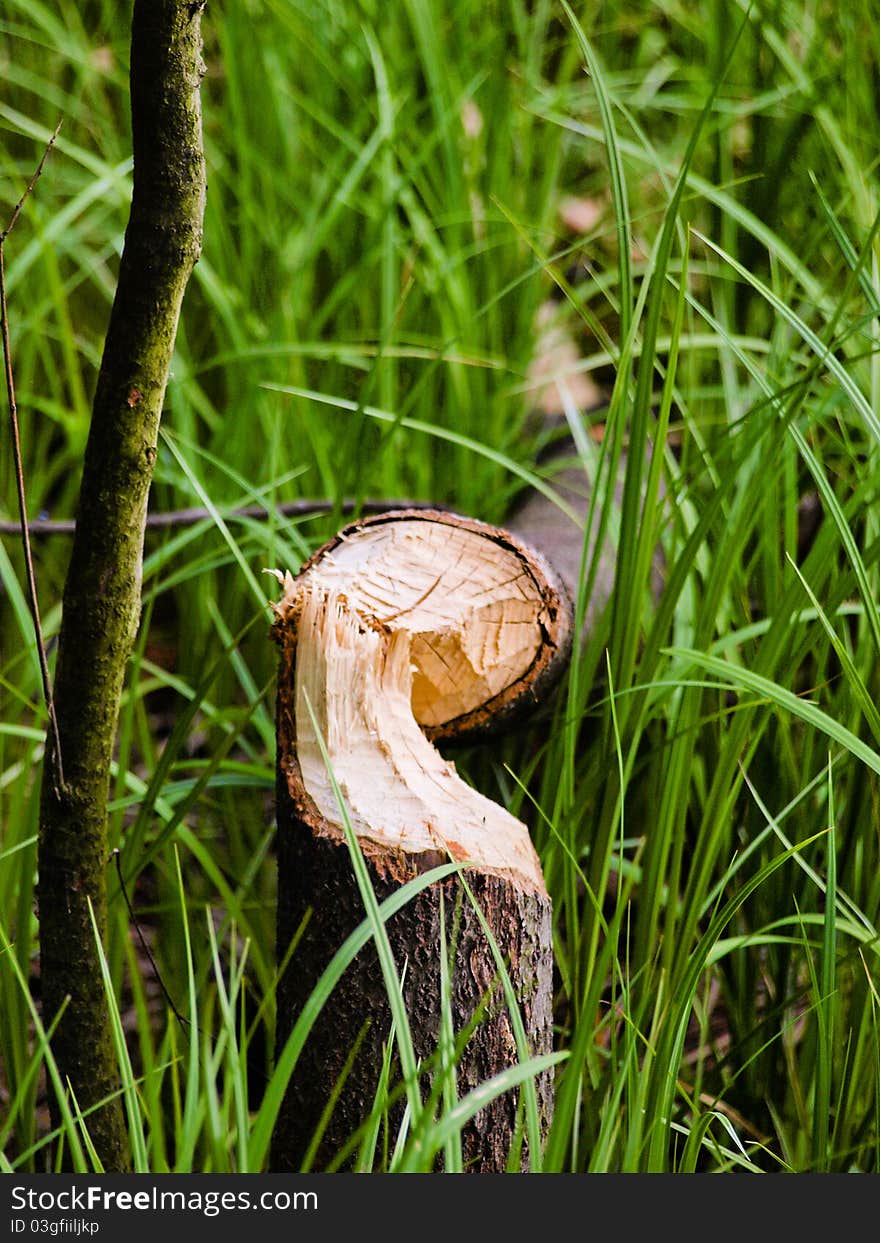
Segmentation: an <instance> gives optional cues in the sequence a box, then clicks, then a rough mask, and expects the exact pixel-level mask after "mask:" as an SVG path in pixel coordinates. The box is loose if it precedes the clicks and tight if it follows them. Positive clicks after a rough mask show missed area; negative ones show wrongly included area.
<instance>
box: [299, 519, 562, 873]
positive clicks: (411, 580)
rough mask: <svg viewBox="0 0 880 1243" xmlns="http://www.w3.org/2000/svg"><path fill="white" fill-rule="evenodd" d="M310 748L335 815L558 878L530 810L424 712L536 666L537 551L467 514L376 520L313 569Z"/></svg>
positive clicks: (313, 789)
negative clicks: (435, 730)
mask: <svg viewBox="0 0 880 1243" xmlns="http://www.w3.org/2000/svg"><path fill="white" fill-rule="evenodd" d="M276 607H277V611H278V614H279V618H280V619H281V620H284V619H286V618H289V617H290V614H291V613H293V614H294V615H295V618H296V634H297V639H296V644H297V648H296V699H295V720H296V739H297V759H298V763H299V768H300V774H301V780H302V784H303V787H304V790H305V793H306V794H307V795H308V797H309V798H310V799H311V800H312V803H313V804H314V806H315V808H316V810H317V812H318V815H319V816H320V818H321V819H322V820H323V821H324V822H325V823H327V824H329V825H333V826H337V827H338V828H340V829H341V825H342V813H341V810H340V807H339V803H338V799H337V797H336V795H335V794H334V791H333V788H332V785H331V781H330V777H329V774H328V771H327V765H326V763H325V761H324V758H323V756H322V754H321V749H320V747H319V744H318V739H317V737H316V733H315V724H317V727H318V729H319V730H320V733H321V735H322V737H323V739H324V742H325V744H326V747H327V751H328V755H329V760H330V767H331V769H332V771H333V774H334V776H335V779H336V781H337V783H338V786H339V789H340V791H341V794H342V796H343V799H344V802H345V805H346V808H347V811H348V814H349V815H350V818H351V821H352V825H353V827H354V829H355V832H356V833H357V834H358V835H359V836H360V837H362V838H367V839H369V840H371V841H373V842H375V843H377V844H378V845H380V846H382V847H385V848H388V849H400V850H404V851H406V852H408V853H410V854H413V853H416V854H417V853H419V852H422V851H432V852H435V851H440V852H441V854H443V855H448V856H450V857H452V858H453V859H457V860H461V861H464V860H467V861H469V862H472V863H475V864H477V865H479V866H480V867H481V868H482V869H483V870H488V871H490V872H507V873H511V874H514V875H516V877H517V878H518V879H519V880H520V882H521V883H524V884H526V885H527V886H528V887H532V888H535V889H542V888H543V880H542V877H541V871H540V865H539V862H538V859H537V855H536V853H535V850H534V848H533V846H532V844H531V841H530V839H529V835H528V831H527V829H526V827H525V825H523V824H522V823H521V822H520V821H518V820H517V819H516V818H515V817H513V816H511V815H510V814H509V813H508V812H507V811H505V810H504V809H503V808H501V807H498V806H497V805H496V804H495V803H493V802H491V800H489V799H487V798H485V797H484V796H483V795H482V794H479V793H478V792H477V791H476V790H474V789H472V788H471V787H470V786H468V785H466V784H465V782H463V781H462V780H461V779H460V778H459V777H458V775H457V774H456V772H455V767H454V765H453V764H452V763H451V762H449V761H447V760H445V759H443V757H442V756H440V754H439V753H438V752H437V751H436V750H435V748H434V747H433V746H432V745H431V743H430V742H428V740H427V739H426V737H425V736H424V734H423V733H422V730H421V728H420V726H439V725H443V724H445V723H447V722H449V721H453V720H455V719H457V718H459V717H464V716H466V715H467V714H468V713H470V712H472V711H473V710H474V709H476V708H479V707H480V706H481V705H483V704H486V703H487V702H489V701H491V700H494V699H495V698H496V697H498V696H499V695H502V694H503V692H504V691H505V690H507V689H508V688H510V687H512V686H514V685H515V684H516V683H517V682H518V681H519V680H520V679H522V678H523V677H524V676H525V675H526V674H527V673H528V672H529V670H530V669H531V668H532V667H533V666H534V665H535V663H536V661H537V660H538V657H539V655H540V653H541V651H542V648H543V646H544V644H545V642H546V632H547V626H548V625H549V623H550V618H549V616H548V603H547V597H546V592H545V590H543V589H542V585H541V584H540V583H539V582H538V581H537V580H536V578H535V576H534V575H533V574H532V573H530V572H529V570H528V568H527V565H526V564H525V562H524V560H523V558H522V556H521V554H520V553H518V552H517V551H516V550H514V549H512V548H511V547H510V546H509V545H505V544H504V543H503V542H497V541H495V540H493V539H491V538H488V537H487V536H486V535H485V534H482V533H478V532H477V531H475V530H473V529H468V528H467V527H460V526H456V525H450V524H447V523H444V522H426V521H424V520H421V519H418V520H416V519H413V520H409V521H408V520H401V521H396V522H392V523H383V524H380V525H376V526H373V527H364V528H361V529H358V530H356V531H354V532H353V533H352V534H351V535H349V536H348V537H346V538H345V539H343V540H342V541H340V542H339V543H338V544H337V545H336V546H335V547H333V549H332V550H331V551H328V552H326V553H325V554H324V555H323V556H321V558H320V559H319V560H318V561H317V562H315V563H314V564H312V565H311V567H310V568H308V569H307V570H306V572H305V573H304V574H303V575H301V576H300V578H298V579H291V578H288V579H287V580H286V584H285V594H284V598H283V599H282V601H281V602H280V603H279V605H278V606H276Z"/></svg>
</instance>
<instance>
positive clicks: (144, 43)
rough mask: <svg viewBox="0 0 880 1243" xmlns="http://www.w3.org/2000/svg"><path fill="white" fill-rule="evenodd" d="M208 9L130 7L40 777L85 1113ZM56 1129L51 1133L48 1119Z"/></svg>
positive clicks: (52, 965) (185, 242)
mask: <svg viewBox="0 0 880 1243" xmlns="http://www.w3.org/2000/svg"><path fill="white" fill-rule="evenodd" d="M202 7H203V6H202V4H199V3H195V4H194V3H178V2H172V0H135V4H134V11H133V19H132V41H131V113H132V139H133V151H134V191H133V197H132V205H131V214H130V218H129V224H128V228H127V230H126V234H125V244H124V249H123V254H122V258H121V262H120V268H119V282H118V287H117V292H116V298H115V300H114V303H113V309H112V312H111V316H110V323H109V327H108V332H107V339H106V343H105V348H104V356H103V360H102V364H101V370H100V375H99V378H98V384H97V389H96V393H95V399H94V404H93V411H92V420H91V426H90V431H89V438H88V445H87V448H86V455H85V464H84V469H83V478H82V484H81V490H80V499H79V507H78V513H77V524H76V535H75V539H74V543H73V548H72V552H71V559H70V565H69V568H68V573H67V579H66V583H65V589H64V604H63V617H62V623H61V633H60V639H59V648H58V662H57V668H56V680H55V702H56V710H57V715H58V723H59V729H60V737H61V751H62V759H63V767H64V777H65V781H66V785H65V787H64V788H63V789H62V790H60V791H59V790H57V789H56V787H57V784H58V783H57V780H56V774H55V773H54V772H53V771H51V767H50V765H49V764H48V763H47V765H46V768H45V771H44V775H43V786H42V800H41V809H40V844H39V886H38V897H39V916H40V949H41V985H42V995H43V1013H44V1017H45V1019H46V1022H47V1025H48V1022H49V1021H50V1020H51V1019H52V1018H53V1017H54V1015H55V1014H56V1013H57V1011H58V1009H59V1007H60V1006H61V1005H62V1003H63V1002H64V1000H65V998H66V997H69V998H70V1002H69V1005H68V1008H67V1010H66V1012H65V1014H64V1017H63V1019H62V1021H61V1023H60V1026H59V1028H58V1030H57V1032H56V1034H55V1037H54V1040H53V1050H54V1054H55V1058H56V1060H57V1062H58V1065H59V1069H60V1071H61V1076H62V1079H69V1080H70V1083H71V1086H72V1088H73V1090H74V1092H75V1094H76V1098H77V1101H78V1103H79V1106H80V1108H81V1109H83V1110H84V1111H85V1110H87V1109H89V1108H90V1107H92V1106H94V1105H96V1104H98V1103H99V1102H100V1101H102V1100H103V1099H104V1098H106V1097H107V1096H108V1095H109V1094H111V1093H112V1092H114V1091H116V1090H117V1089H118V1076H117V1070H116V1062H115V1057H114V1054H113V1048H112V1043H111V1034H110V1027H109V1022H108V1018H107V1003H106V1000H105V997H104V992H103V987H102V983H101V973H100V970H99V965H98V960H97V955H96V950H95V942H94V935H93V931H92V927H91V922H90V918H89V911H88V903H89V901H90V902H91V905H92V907H93V909H94V912H95V915H96V918H97V923H98V926H99V929H100V931H101V934H102V936H103V935H104V931H105V924H106V880H105V877H106V868H107V860H108V843H107V816H106V804H107V795H108V787H109V773H110V761H111V757H112V750H113V743H114V738H115V733H116V725H117V719H118V713H119V702H120V696H121V692H122V685H123V679H124V673H125V667H126V662H127V660H128V657H129V654H130V652H131V648H132V644H133V642H134V638H135V635H136V632H137V627H138V622H139V618H140V606H141V561H142V552H143V537H144V521H145V517H146V508H147V494H148V491H149V487H150V482H151V479H152V475H153V466H154V463H155V460H156V452H157V440H158V429H159V419H160V415H161V411H162V403H163V400H164V396H165V387H166V383H167V380H168V372H169V368H170V364H171V356H172V352H173V349H174V340H175V336H176V332H177V322H178V317H179V313H180V306H181V302H182V300H183V294H184V290H185V288H186V284H187V281H188V279H189V275H190V273H191V271H192V268H193V265H194V264H195V262H196V261H197V259H198V257H199V253H200V249H201V236H202V218H203V213H204V198H205V172H204V157H203V153H202V130H201V111H200V103H199V85H200V82H201V76H202V73H203V65H202V57H201V33H200V18H201V10H202ZM53 1106H54V1102H53ZM53 1117H54V1121H55V1122H56V1123H57V1122H58V1121H59V1117H58V1113H57V1107H55V1111H54V1115H53ZM88 1126H89V1132H90V1134H91V1137H92V1140H93V1142H94V1144H95V1148H96V1149H97V1152H98V1155H99V1156H100V1158H101V1160H102V1162H103V1165H104V1168H105V1170H107V1171H108V1172H113V1171H120V1170H125V1169H126V1168H127V1166H128V1163H129V1155H128V1144H127V1138H126V1131H125V1124H124V1118H123V1114H122V1106H121V1103H120V1101H119V1100H118V1099H117V1100H116V1101H115V1102H113V1103H111V1104H108V1105H106V1106H105V1107H104V1108H102V1109H100V1110H98V1111H97V1112H96V1113H94V1114H92V1115H91V1116H90V1118H89V1122H88Z"/></svg>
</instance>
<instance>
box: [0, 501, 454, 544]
mask: <svg viewBox="0 0 880 1243" xmlns="http://www.w3.org/2000/svg"><path fill="white" fill-rule="evenodd" d="M392 509H443V506H442V505H438V504H437V503H436V502H435V501H411V500H409V499H408V498H406V497H398V498H395V497H388V498H385V499H381V498H373V499H368V500H364V501H355V500H354V499H353V498H352V497H349V496H347V497H345V498H343V499H342V500H341V501H338V502H334V501H329V500H319V499H311V498H308V497H303V498H301V499H300V500H296V501H284V502H282V503H281V504H280V505H275V506H273V507H272V509H267V508H266V507H265V506H264V505H245V506H243V507H242V508H240V509H233V510H230V511H229V512H228V513H225V514H223V515H222V516H223V517H224V518H225V519H227V520H228V521H229V520H236V519H244V518H252V519H254V520H256V521H258V522H265V521H266V520H267V519H268V518H269V517H279V518H307V517H310V516H312V515H315V514H331V513H334V512H338V513H342V514H345V515H348V514H352V513H354V512H355V511H358V512H359V513H363V514H386V513H388V512H389V511H390V510H392ZM211 516H212V515H211V513H210V511H209V510H207V509H203V508H201V507H200V506H196V507H193V508H191V509H172V510H168V511H166V512H165V513H154V514H147V521H146V526H147V530H150V531H161V530H167V529H169V528H172V529H177V528H180V527H192V526H195V525H196V524H197V523H199V522H204V521H205V519H206V518H210V517H211ZM20 529H21V528H20V525H19V523H17V522H10V521H9V520H8V519H0V535H17V534H18V532H19V530H20ZM75 530H76V522H75V521H74V520H73V519H72V518H36V519H34V520H33V521H32V522H30V523H28V531H29V532H30V534H31V535H45V536H50V535H73V533H74V531H75Z"/></svg>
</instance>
